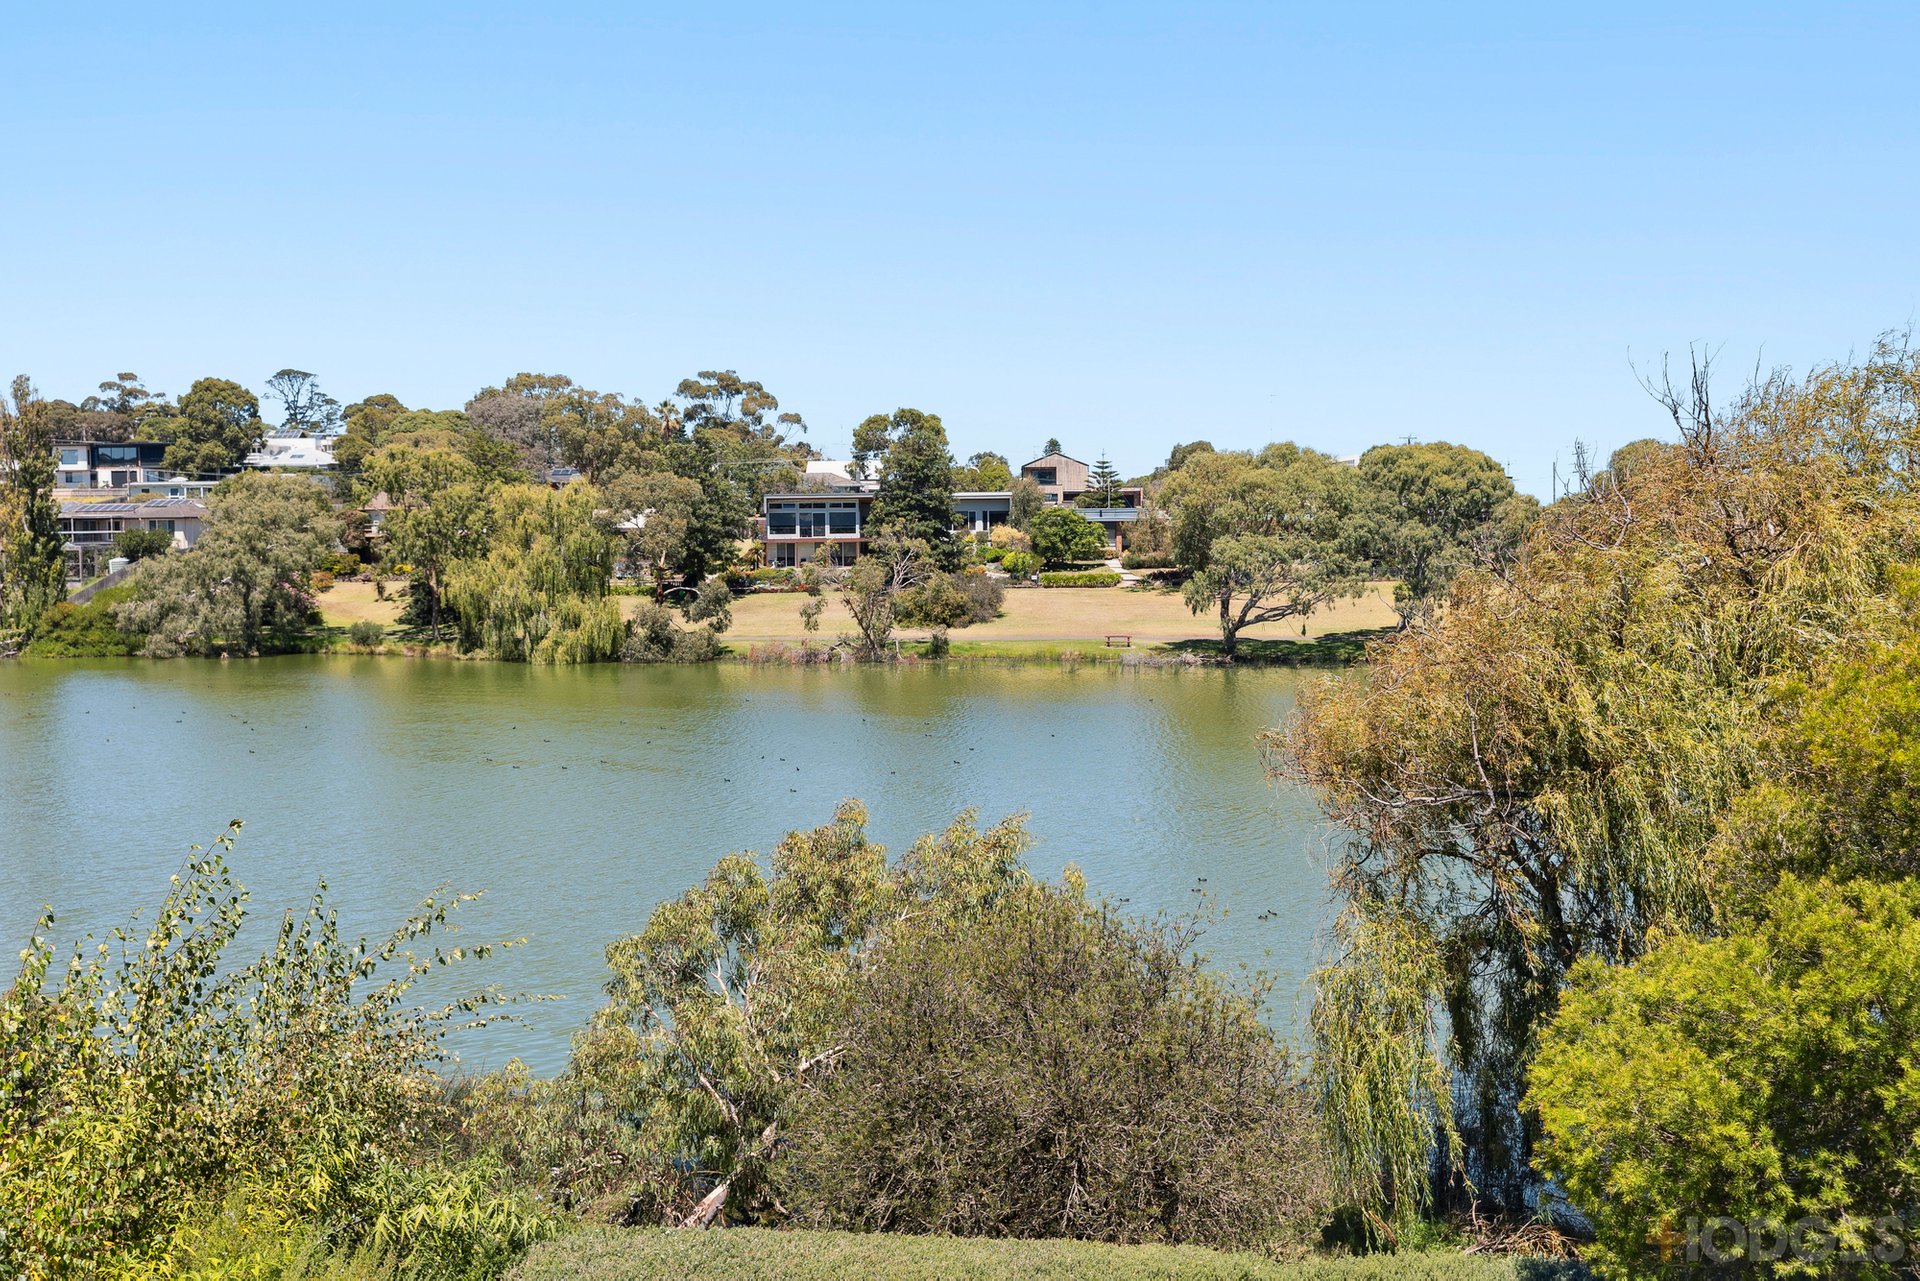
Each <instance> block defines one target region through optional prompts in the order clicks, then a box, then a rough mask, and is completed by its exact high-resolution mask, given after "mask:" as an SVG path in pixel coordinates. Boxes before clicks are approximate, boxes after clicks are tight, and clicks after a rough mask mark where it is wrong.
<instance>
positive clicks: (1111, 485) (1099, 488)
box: [1087, 454, 1120, 507]
mask: <svg viewBox="0 0 1920 1281" xmlns="http://www.w3.org/2000/svg"><path fill="white" fill-rule="evenodd" d="M1087 492H1088V493H1091V494H1095V495H1097V496H1098V497H1099V499H1100V505H1101V506H1102V507H1118V506H1119V505H1120V473H1119V472H1117V471H1115V470H1114V469H1113V464H1112V463H1110V462H1108V461H1107V456H1106V455H1105V454H1101V455H1100V461H1099V462H1097V463H1095V464H1094V465H1093V471H1092V472H1090V473H1089V474H1088V477H1087Z"/></svg>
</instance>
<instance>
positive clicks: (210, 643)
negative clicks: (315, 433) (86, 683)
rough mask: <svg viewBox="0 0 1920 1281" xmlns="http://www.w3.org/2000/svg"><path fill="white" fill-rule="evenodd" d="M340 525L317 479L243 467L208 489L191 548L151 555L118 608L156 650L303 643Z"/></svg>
mask: <svg viewBox="0 0 1920 1281" xmlns="http://www.w3.org/2000/svg"><path fill="white" fill-rule="evenodd" d="M337 528H338V526H337V524H336V522H335V520H334V516H333V506H332V504H331V503H329V502H328V501H327V495H326V491H324V490H323V489H321V488H320V487H319V486H318V485H316V484H314V483H313V481H311V480H310V479H308V478H306V477H304V476H269V475H265V474H262V473H259V472H247V473H243V474H241V475H238V476H234V477H232V478H231V479H229V480H226V481H223V482H221V484H220V486H219V488H217V489H215V490H214V491H213V493H212V494H210V495H208V498H207V520H206V527H205V529H203V530H202V532H201V535H200V540H199V541H198V542H197V543H195V544H194V546H193V548H192V550H190V551H185V552H180V553H177V554H174V555H170V556H162V557H159V558H157V559H153V560H146V561H142V562H141V563H140V567H139V568H138V569H137V570H136V571H135V572H134V574H133V577H132V579H131V580H130V581H131V583H132V585H133V587H134V589H135V590H134V596H133V598H132V599H130V600H128V601H126V602H125V603H123V604H122V605H120V606H119V607H118V609H117V610H116V614H115V616H116V618H117V619H118V621H119V624H120V626H121V627H123V628H125V629H126V630H127V631H129V632H133V633H136V634H138V635H141V636H144V637H145V638H146V640H145V643H144V649H145V652H146V653H148V654H151V655H154V656H156V657H170V656H173V655H178V654H217V653H224V652H227V651H229V650H231V651H233V652H236V653H239V654H243V655H252V654H264V653H273V652H277V651H284V650H288V649H293V648H297V647H298V646H299V645H300V644H301V643H302V642H303V641H304V639H305V637H306V636H307V634H308V633H309V632H310V630H311V628H312V626H313V624H314V622H315V621H316V613H315V610H314V601H313V593H312V589H311V583H310V578H311V575H312V574H313V573H314V571H316V570H317V569H319V567H320V564H321V562H322V560H324V559H325V557H326V556H327V555H328V554H329V552H331V550H332V548H333V545H334V536H335V533H336V531H337Z"/></svg>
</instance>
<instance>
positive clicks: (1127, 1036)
mask: <svg viewBox="0 0 1920 1281" xmlns="http://www.w3.org/2000/svg"><path fill="white" fill-rule="evenodd" d="M1197 933H1198V931H1197V929H1195V928H1194V927H1193V926H1192V925H1191V924H1190V923H1187V922H1166V921H1151V922H1150V921H1137V920H1130V919H1128V918H1125V917H1121V916H1116V915H1114V914H1112V913H1111V911H1110V909H1109V908H1108V907H1107V905H1105V904H1098V903H1092V902H1089V901H1088V900H1087V897H1086V892H1085V886H1084V883H1083V882H1082V881H1081V880H1080V879H1079V877H1078V875H1077V873H1073V872H1071V871H1070V872H1069V874H1068V878H1067V880H1066V881H1065V882H1064V883H1063V884H1062V885H1059V886H1048V885H1042V884H1038V883H1035V882H1031V881H1024V880H1023V881H1020V882H1018V883H1016V884H1013V885H1010V886H1008V887H1007V888H1006V889H1005V890H1004V892H1002V893H1000V894H999V895H997V896H996V897H995V898H993V899H992V900H990V901H989V902H986V903H984V904H982V905H981V906H980V907H979V908H978V909H977V910H973V911H966V912H957V913H955V912H948V913H925V914H913V915H910V916H907V917H904V918H903V919H902V920H901V921H900V922H899V923H898V924H897V925H896V926H895V927H894V928H893V929H892V930H891V931H890V932H889V933H888V934H887V935H886V936H885V938H884V939H883V940H882V941H881V942H880V944H879V945H878V947H877V948H875V949H874V950H873V952H872V954H871V955H870V956H869V957H868V958H867V961H866V964H865V965H864V966H863V967H862V968H861V970H860V973H859V976H858V980H857V982H856V984H855V985H854V989H853V991H852V993H851V1000H850V1002H849V1003H848V1007H847V1013H846V1015H845V1017H844V1020H843V1023H842V1025H841V1028H840V1030H839V1032H838V1034H837V1038H836V1039H837V1041H838V1042H839V1045H840V1047H841V1048H840V1051H839V1060H838V1064H837V1066H836V1067H835V1069H834V1071H833V1072H832V1073H831V1074H830V1075H828V1076H827V1077H826V1078H825V1079H824V1080H822V1081H821V1082H820V1083H819V1084H818V1085H816V1086H814V1087H813V1088H811V1089H810V1090H808V1091H807V1093H806V1095H805V1099H804V1102H803V1104H802V1106H801V1108H800V1112H799V1115H798V1117H797V1118H796V1120H795V1121H794V1124H793V1134H792V1140H791V1145H790V1147H789V1148H788V1149H787V1151H786V1153H785V1155H784V1157H783V1159H782V1166H781V1169H780V1176H781V1200H782V1202H783V1203H784V1204H786V1205H787V1206H788V1207H789V1208H790V1209H791V1210H792V1211H793V1213H794V1214H795V1215H796V1216H797V1217H798V1218H799V1219H800V1220H801V1221H803V1222H808V1223H812V1224H816V1225H821V1226H835V1227H857V1228H862V1229H867V1230H879V1231H903V1232H910V1233H915V1234H919V1233H930V1232H941V1233H947V1232H950V1233H957V1234H960V1235H965V1236H1010V1237H1022V1238H1034V1237H1050V1236H1066V1237H1075V1238H1082V1239H1091V1240H1102V1241H1116V1242H1138V1241H1158V1242H1167V1243H1182V1242H1184V1243H1197V1244H1205V1245H1214V1246H1229V1247H1235V1248H1245V1247H1268V1246H1276V1245H1279V1244H1282V1243H1283V1242H1285V1241H1288V1240H1292V1241H1294V1242H1296V1243H1297V1242H1300V1241H1304V1240H1305V1239H1306V1236H1307V1234H1308V1233H1309V1232H1311V1231H1312V1230H1314V1229H1317V1227H1318V1226H1319V1223H1320V1220H1321V1218H1322V1217H1323V1216H1324V1214H1325V1212H1326V1211H1327V1209H1328V1208H1329V1206H1328V1203H1327V1200H1326V1197H1325V1178H1324V1173H1323V1170H1324V1166H1323V1162H1322V1157H1321V1153H1320V1151H1319V1147H1318V1143H1317V1133H1316V1130H1315V1127H1314V1124H1313V1117H1312V1106H1311V1102H1310V1100H1309V1099H1308V1098H1307V1097H1306V1096H1305V1095H1304V1094H1303V1092H1302V1091H1301V1090H1300V1089H1299V1087H1298V1084H1297V1082H1296V1081H1295V1080H1294V1079H1293V1074H1292V1070H1291V1065H1290V1063H1289V1061H1288V1059H1287V1056H1286V1054H1285V1053H1284V1052H1283V1051H1282V1050H1281V1049H1280V1047H1279V1045H1278V1044H1277V1043H1276V1041H1275V1040H1274V1037H1273V1034H1272V1032H1271V1031H1270V1030H1269V1029H1268V1028H1267V1027H1266V1026H1265V1025H1264V1024H1263V1023H1262V1022H1261V1020H1260V1002H1261V1000H1262V999H1263V997H1264V995H1265V988H1264V987H1254V988H1252V989H1247V990H1242V989H1237V988H1234V987H1231V986H1228V985H1226V984H1224V983H1222V982H1221V981H1220V980H1219V979H1217V978H1216V977H1214V976H1213V975H1212V974H1210V973H1209V972H1207V971H1206V970H1205V969H1204V968H1202V960H1201V958H1199V957H1197V956H1196V955H1195V954H1194V953H1193V951H1192V944H1193V941H1194V939H1195V937H1196V936H1197Z"/></svg>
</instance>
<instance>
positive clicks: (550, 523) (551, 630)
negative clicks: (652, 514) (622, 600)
mask: <svg viewBox="0 0 1920 1281" xmlns="http://www.w3.org/2000/svg"><path fill="white" fill-rule="evenodd" d="M601 501H602V500H601V496H600V493H599V491H598V490H596V489H595V488H594V487H593V486H591V485H587V484H575V485H568V486H567V487H566V488H564V489H561V490H551V489H547V488H544V487H542V486H538V485H507V486H503V487H502V488H500V489H498V490H496V491H495V492H494V494H493V496H492V499H491V501H490V502H489V504H488V511H487V516H486V521H487V523H488V526H489V528H490V529H491V531H492V541H491V544H490V545H489V547H488V549H487V551H486V553H485V554H484V555H476V556H472V557H469V558H466V559H462V560H456V561H453V562H451V563H450V564H449V565H448V566H447V570H446V575H445V581H446V603H447V606H448V608H449V609H451V610H452V611H453V614H454V617H455V618H456V619H457V620H458V624H459V630H460V640H461V644H462V645H464V646H465V647H466V648H468V649H484V650H486V651H487V652H488V653H489V654H491V655H492V656H493V657H495V658H499V659H505V660H508V661H512V662H537V663H591V662H603V661H607V660H610V659H615V658H618V657H619V656H620V651H621V649H622V647H623V646H624V645H625V643H626V637H627V625H626V622H625V620H624V619H623V618H622V617H621V615H620V604H619V602H618V601H616V600H614V599H613V598H612V596H610V595H609V589H610V587H611V585H612V578H613V557H614V550H615V547H616V545H617V540H616V539H615V537H614V533H613V529H612V527H611V520H610V518H609V516H608V513H607V512H606V511H605V510H604V509H603V508H602V506H601Z"/></svg>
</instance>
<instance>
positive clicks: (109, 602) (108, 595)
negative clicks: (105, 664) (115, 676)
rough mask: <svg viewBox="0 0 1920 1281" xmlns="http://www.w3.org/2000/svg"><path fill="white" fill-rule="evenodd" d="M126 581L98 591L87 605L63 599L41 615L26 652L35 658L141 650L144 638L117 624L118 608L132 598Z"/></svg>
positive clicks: (115, 654)
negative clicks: (116, 614) (123, 629)
mask: <svg viewBox="0 0 1920 1281" xmlns="http://www.w3.org/2000/svg"><path fill="white" fill-rule="evenodd" d="M132 596H133V588H132V587H131V586H128V585H125V584H122V585H121V586H118V587H109V588H107V589H106V590H105V591H102V592H97V593H95V594H94V597H93V599H92V600H90V601H88V602H87V603H86V604H84V605H75V604H73V603H72V602H70V601H60V602H59V603H58V604H56V605H54V607H53V608H52V609H49V610H48V611H47V612H46V613H45V614H42V615H41V616H40V626H39V627H38V628H37V629H36V630H35V632H34V637H33V640H32V642H31V643H30V644H29V645H28V646H27V648H26V652H27V653H28V654H30V655H32V656H33V657H35V658H123V657H126V656H127V655H130V654H137V653H139V652H140V646H141V644H142V643H143V639H144V638H142V637H140V636H136V635H134V634H133V633H131V632H123V631H121V630H120V628H119V627H118V626H117V625H116V624H115V622H114V617H115V610H116V608H117V607H118V606H120V605H121V604H123V603H125V602H126V601H127V600H129V599H131V598H132Z"/></svg>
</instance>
